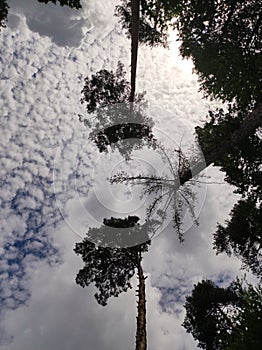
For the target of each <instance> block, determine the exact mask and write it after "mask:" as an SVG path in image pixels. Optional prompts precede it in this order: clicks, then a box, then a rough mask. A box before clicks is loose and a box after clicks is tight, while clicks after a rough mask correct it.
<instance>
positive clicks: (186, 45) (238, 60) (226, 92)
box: [177, 0, 262, 108]
mask: <svg viewBox="0 0 262 350" xmlns="http://www.w3.org/2000/svg"><path fill="white" fill-rule="evenodd" d="M182 5H183V6H182V7H181V8H182V11H181V13H180V14H179V17H178V20H177V27H178V30H179V39H180V40H181V41H182V44H181V47H180V52H181V54H182V56H183V57H190V58H192V59H193V63H194V69H195V71H196V72H197V74H198V76H199V81H200V84H201V87H202V89H203V90H204V91H205V92H206V94H207V95H208V96H213V97H215V98H220V99H222V100H223V101H232V100H233V99H235V101H236V103H237V105H238V106H239V107H241V108H247V107H253V105H254V104H256V103H259V102H261V90H262V86H261V83H262V80H261V73H262V56H261V51H262V29H261V28H262V27H261V19H262V10H261V6H260V3H259V1H245V2H242V1H228V0H222V1H217V2H214V1H207V2H203V1H201V0H197V1H190V0H185V1H183V3H182Z"/></svg>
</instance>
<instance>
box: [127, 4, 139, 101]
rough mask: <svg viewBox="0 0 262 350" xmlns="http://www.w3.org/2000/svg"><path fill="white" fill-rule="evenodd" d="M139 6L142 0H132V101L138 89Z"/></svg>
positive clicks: (130, 99)
mask: <svg viewBox="0 0 262 350" xmlns="http://www.w3.org/2000/svg"><path fill="white" fill-rule="evenodd" d="M139 8H140V0H132V1H131V10H132V18H131V92H130V98H129V101H130V102H134V99H135V91H136V68H137V54H138V38H139Z"/></svg>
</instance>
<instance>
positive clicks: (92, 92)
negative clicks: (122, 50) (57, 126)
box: [80, 62, 145, 113]
mask: <svg viewBox="0 0 262 350" xmlns="http://www.w3.org/2000/svg"><path fill="white" fill-rule="evenodd" d="M125 75H126V71H125V70H124V65H123V64H122V63H121V62H118V64H117V69H116V71H115V72H113V71H108V70H106V69H102V70H100V71H98V72H97V73H95V74H92V76H91V78H90V77H88V76H87V77H86V78H85V85H84V88H83V90H82V91H81V93H82V94H83V97H82V99H81V100H80V101H81V103H86V110H87V112H88V113H93V112H94V111H96V110H98V109H99V108H101V107H105V106H108V105H111V104H117V103H124V102H128V101H129V97H130V92H131V87H130V83H129V82H128V80H127V79H126V77H125ZM144 95H145V93H141V94H138V95H136V99H135V101H136V102H141V101H142V100H143V98H144Z"/></svg>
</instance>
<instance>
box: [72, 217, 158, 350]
mask: <svg viewBox="0 0 262 350" xmlns="http://www.w3.org/2000/svg"><path fill="white" fill-rule="evenodd" d="M138 221H139V218H138V217H137V216H128V218H125V219H119V218H111V219H104V224H103V225H102V226H101V227H100V228H90V229H89V230H88V233H87V236H86V237H85V238H84V240H83V241H82V242H80V243H76V246H75V249H74V251H75V253H76V254H77V255H81V256H82V260H83V262H84V264H85V266H84V268H83V269H81V270H80V271H79V272H78V274H77V276H76V283H77V284H79V285H81V286H82V287H85V286H89V285H90V284H91V283H94V284H95V286H96V287H97V289H98V290H99V293H96V294H95V298H96V300H97V302H98V303H99V304H101V305H102V306H105V305H106V304H107V301H108V299H109V298H110V297H111V296H114V297H117V296H118V295H119V294H120V293H122V292H126V291H127V290H128V289H129V288H131V283H130V279H131V278H132V277H133V276H134V274H135V271H136V270H137V277H138V290H137V293H138V308H137V312H138V315H137V329H136V350H146V347H147V336H146V296H145V279H146V278H145V276H144V273H143V268H142V254H143V253H144V252H146V251H147V250H148V245H149V244H150V239H149V233H150V232H151V231H152V230H153V229H154V226H155V222H146V223H145V224H144V225H139V224H138Z"/></svg>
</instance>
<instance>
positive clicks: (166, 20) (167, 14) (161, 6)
mask: <svg viewBox="0 0 262 350" xmlns="http://www.w3.org/2000/svg"><path fill="white" fill-rule="evenodd" d="M131 3H132V1H131V0H122V1H121V5H117V6H116V9H115V16H117V17H119V22H120V23H121V25H122V28H123V29H124V30H125V32H126V34H127V37H128V38H131V27H132V26H131V23H132V21H131V17H132V13H131ZM179 11H180V1H176V0H165V1H158V0H149V1H146V0H141V1H140V15H139V43H141V44H146V45H148V46H150V47H156V46H163V47H164V48H167V47H168V28H169V26H170V25H171V23H172V22H171V20H172V19H173V18H174V16H175V15H176V14H177V13H179Z"/></svg>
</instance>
